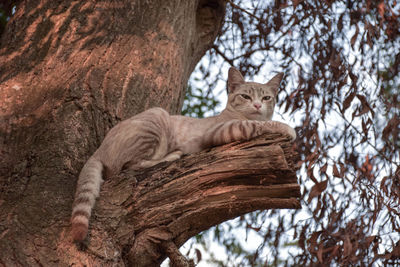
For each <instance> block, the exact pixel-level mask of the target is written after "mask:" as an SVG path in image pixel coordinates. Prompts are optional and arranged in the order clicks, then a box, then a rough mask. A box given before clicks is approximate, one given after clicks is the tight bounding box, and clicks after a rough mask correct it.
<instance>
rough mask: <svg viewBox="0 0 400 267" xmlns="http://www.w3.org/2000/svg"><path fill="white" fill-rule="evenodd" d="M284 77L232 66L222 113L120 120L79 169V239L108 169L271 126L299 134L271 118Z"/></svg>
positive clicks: (161, 113) (156, 112) (172, 156)
mask: <svg viewBox="0 0 400 267" xmlns="http://www.w3.org/2000/svg"><path fill="white" fill-rule="evenodd" d="M281 79H282V74H277V75H276V76H275V77H273V78H272V79H271V80H270V81H269V82H268V83H267V84H259V83H254V82H245V81H244V79H243V77H242V75H241V74H240V72H239V71H238V70H236V69H234V68H231V69H230V70H229V75H228V104H227V106H226V108H225V110H224V111H223V112H222V113H221V114H220V115H218V116H214V117H209V118H204V119H196V118H190V117H184V116H177V115H175V116H172V115H169V114H168V113H167V112H166V111H165V110H163V109H161V108H152V109H149V110H146V111H144V112H142V113H140V114H138V115H136V116H134V117H132V118H129V119H127V120H124V121H122V122H120V123H119V124H117V125H116V126H115V127H114V128H112V129H111V130H110V131H109V133H108V134H107V135H106V137H105V138H104V140H103V143H102V144H101V145H100V147H99V148H98V149H97V150H96V152H95V153H94V154H93V155H92V156H91V157H90V158H89V160H88V161H87V162H86V164H85V165H84V167H83V169H82V171H81V173H80V175H79V179H78V184H77V189H76V194H75V200H74V203H73V210H72V218H71V222H72V231H71V235H72V238H73V240H74V241H78V242H80V241H83V240H84V239H85V238H86V235H87V232H88V227H89V219H90V216H91V213H92V209H93V207H94V204H95V200H96V198H97V197H98V195H99V192H100V186H101V183H102V181H103V178H102V177H103V174H104V175H105V176H106V177H111V176H113V175H116V174H118V173H119V172H120V171H121V170H122V169H126V168H129V169H143V168H147V167H151V166H154V165H156V164H158V163H160V162H163V161H173V160H176V159H179V158H180V157H181V155H182V154H189V153H195V152H199V151H201V150H202V149H205V148H207V147H212V146H218V145H222V144H226V143H229V142H233V141H240V140H249V139H251V138H253V137H255V136H258V135H260V134H263V133H267V132H277V133H283V134H286V135H289V136H290V137H291V138H292V139H295V137H296V133H295V132H294V130H293V129H292V128H291V127H290V126H288V125H286V124H284V123H280V122H276V121H271V118H272V114H273V109H274V106H275V98H276V94H277V90H278V87H279V84H280V82H281Z"/></svg>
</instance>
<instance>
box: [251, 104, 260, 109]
mask: <svg viewBox="0 0 400 267" xmlns="http://www.w3.org/2000/svg"><path fill="white" fill-rule="evenodd" d="M253 105H254V107H255V108H256V109H260V108H261V104H260V103H254V104H253Z"/></svg>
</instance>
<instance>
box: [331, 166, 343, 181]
mask: <svg viewBox="0 0 400 267" xmlns="http://www.w3.org/2000/svg"><path fill="white" fill-rule="evenodd" d="M332 168H333V176H335V177H338V178H342V176H341V175H340V173H339V170H338V168H337V167H336V164H333V166H332Z"/></svg>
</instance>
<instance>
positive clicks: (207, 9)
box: [0, 0, 298, 266]
mask: <svg viewBox="0 0 400 267" xmlns="http://www.w3.org/2000/svg"><path fill="white" fill-rule="evenodd" d="M224 10H225V1H223V0H198V1H179V0H169V1H152V0H147V1H138V0H136V1H132V0H131V1H125V0H119V1H98V2H96V1H51V0H37V1H33V0H31V1H29V0H28V1H21V3H20V4H18V6H17V8H16V12H15V14H14V16H13V18H12V19H11V20H10V22H9V23H8V25H7V27H6V29H5V32H4V34H3V35H2V37H1V46H0V62H1V64H0V99H1V100H0V114H1V115H0V144H1V145H0V158H1V162H0V266H2V265H3V266H72V265H74V266H83V265H85V266H111V265H113V266H115V265H117V266H125V265H141V266H148V265H146V264H147V263H148V264H150V265H156V264H158V263H159V262H160V261H161V260H162V259H163V258H165V257H166V256H167V255H169V256H170V257H171V258H172V259H176V260H175V262H176V264H179V263H178V262H179V261H180V260H182V262H183V263H182V264H186V263H187V264H189V263H188V262H186V263H185V262H184V261H185V260H184V259H182V258H181V257H180V255H179V253H177V252H176V250H175V248H176V247H179V246H180V245H181V244H182V243H183V242H184V241H185V240H187V239H188V238H189V237H190V236H191V235H194V234H195V233H197V232H199V231H202V230H204V229H207V228H208V227H210V226H211V225H212V224H216V223H219V222H222V221H224V220H226V219H228V218H233V217H235V216H237V215H238V214H243V213H244V212H248V211H251V210H254V209H264V208H274V207H281V208H282V207H288V208H289V207H292V208H294V207H297V205H298V204H296V201H293V200H284V199H283V200H282V201H283V202H280V201H281V200H280V199H279V197H278V198H276V197H275V196H280V195H281V193H279V192H281V191H280V189H277V188H276V187H278V188H279V186H278V185H272V184H270V182H271V181H272V180H269V178H268V177H278V176H277V175H278V174H279V175H281V176H279V177H285V175H286V174H289V173H291V172H290V171H283V172H279V171H277V172H275V173H274V172H273V171H271V170H272V169H274V168H272V167H271V168H269V169H268V170H266V169H263V173H261V172H257V171H255V170H252V172H254V173H256V174H257V175H259V176H257V177H264V178H252V179H251V181H255V183H254V184H247V183H248V182H249V181H248V179H244V177H245V176H247V175H249V174H248V173H246V172H245V171H243V172H242V171H239V172H237V173H236V174H234V173H235V169H234V168H231V169H229V168H228V167H226V166H224V165H223V161H224V157H230V158H232V160H233V158H235V155H234V154H229V151H230V150H229V149H230V146H229V145H228V146H226V147H225V148H224V149H228V150H227V151H226V153H228V154H223V153H222V151H221V149H222V148H220V149H219V150H218V149H216V150H215V151H219V152H215V153H222V154H221V155H219V154H215V153H214V150H212V151H210V152H202V153H199V154H197V155H191V156H187V157H185V158H184V159H183V160H181V161H178V162H175V163H173V164H172V165H170V166H168V167H166V166H157V167H155V168H153V169H151V170H148V171H147V172H146V173H142V174H134V175H132V174H122V175H120V176H118V177H114V178H115V179H114V178H113V179H110V180H108V181H107V182H106V183H105V184H104V187H103V191H102V196H101V198H100V199H99V202H98V208H96V211H95V215H94V216H93V218H92V223H93V224H92V225H91V228H90V239H89V240H88V243H87V244H86V247H85V245H83V246H77V245H76V244H73V243H71V241H70V240H69V235H68V234H69V227H70V223H69V219H70V215H71V206H72V200H73V195H74V191H75V185H76V180H77V176H78V173H79V171H80V169H81V168H82V166H83V164H84V163H85V161H86V160H87V159H88V157H89V156H90V155H91V154H92V153H93V152H94V151H95V149H96V148H97V147H98V146H99V144H100V142H101V141H102V140H103V138H104V136H105V133H107V131H108V130H109V129H110V128H111V127H112V126H113V125H115V124H116V123H117V122H118V121H120V120H123V119H125V118H128V117H130V116H133V115H134V114H136V113H138V112H141V111H143V110H145V109H147V108H150V107H154V106H160V107H163V108H165V109H166V110H168V111H170V112H171V113H177V112H178V111H179V110H180V108H181V105H182V101H183V98H184V95H185V87H186V84H187V80H188V77H189V75H190V73H191V72H192V70H193V68H194V67H195V65H196V64H197V62H198V61H199V59H200V58H201V57H202V55H203V54H204V53H205V51H206V50H207V49H208V48H209V47H211V46H212V43H213V41H214V39H215V38H216V36H217V34H218V31H219V29H220V27H221V24H222V21H223V17H224ZM239 146H240V145H239ZM270 147H271V148H270V150H268V151H270V152H271V153H275V154H276V155H279V157H281V159H282V157H284V156H283V154H282V153H281V152H279V151H280V150H279V146H277V145H272V146H270ZM282 147H285V145H282ZM285 149H286V148H284V149H283V151H285ZM222 150H223V149H222ZM232 151H234V150H232ZM238 151H240V150H238ZM252 153H253V152H252ZM254 153H255V152H254ZM257 153H261V151H258V150H257ZM245 154H246V153H245V152H242V154H240V155H242V156H243V157H246V155H245ZM207 155H208V156H207ZM285 156H286V154H285ZM210 159H214V160H212V161H210ZM254 160H257V157H256V158H255V159H254ZM196 161H198V163H196V164H195V165H197V164H200V165H197V167H195V165H193V164H194V163H195V162H196ZM283 162H284V161H283V160H281V161H280V163H279V164H281V165H279V166H280V168H284V169H285V170H287V168H286V167H285V164H284V163H283ZM191 164H192V165H191ZM207 164H211V165H210V166H208V165H207ZM218 164H219V165H218ZM259 164H260V163H259ZM271 164H272V162H271ZM282 164H283V165H282ZM211 166H212V168H217V167H218V168H221V171H224V170H225V171H227V170H229V171H228V173H222V174H217V173H215V174H213V173H212V169H211ZM227 166H228V165H227ZM271 166H272V165H271ZM224 168H228V169H224ZM289 169H290V164H289ZM282 170H283V169H282ZM264 171H265V175H264ZM190 172H192V173H193V174H192V175H191V174H190ZM269 172H270V173H269ZM178 173H180V175H181V176H179V175H177V174H178ZM229 173H230V174H229ZM194 174H196V175H197V176H196V175H195V176H194ZM225 174H229V175H230V176H232V175H233V177H230V178H229V175H228V176H224V175H225ZM292 174H293V173H292ZM292 174H290V176H291V178H294V176H293V175H292ZM198 175H202V176H201V178H202V179H197V177H198ZM218 175H220V176H218ZM274 175H275V176H274ZM203 177H205V178H204V179H210V180H209V182H207V181H206V180H203ZM257 179H258V180H257ZM135 180H137V182H135ZM213 181H214V182H213ZM186 182H187V184H184V183H186ZM180 183H182V184H180ZM293 183H295V182H290V183H289V184H293ZM162 185H165V187H164V186H162ZM167 185H168V186H167ZM186 185H187V186H186ZM223 185H226V187H224V186H223ZM189 186H190V187H189ZM293 186H294V185H293ZM189 189H191V190H192V191H190V190H189ZM285 190H286V191H285ZM296 190H297V189H296V188H294V187H293V188H289V187H286V189H284V191H285V192H286V193H284V194H287V195H286V196H289V195H290V196H292V197H295V196H297V195H296V194H297V193H295V192H297V191H296ZM177 191H180V193H177ZM200 192H203V193H204V194H203V195H202V194H200ZM282 192H283V191H282ZM253 194H255V196H256V197H254V195H253ZM263 194H270V195H267V196H269V197H265V196H263ZM161 196H162V197H163V198H160V197H161ZM235 198H236V199H235ZM225 199H227V200H225ZM255 199H256V200H255ZM267 200H268V201H267ZM285 201H286V202H285ZM266 203H269V204H266ZM277 203H281V204H282V203H285V204H282V205H281V204H277ZM166 209H168V212H167V211H166ZM161 214H164V217H163V216H160V215H161ZM220 214H222V215H220ZM211 215H212V216H213V219H212V220H210V221H211V222H210V223H208V222H207V223H204V222H203V223H202V222H200V221H201V220H200V219H201V218H202V217H201V216H211ZM214 217H215V218H214ZM181 227H182V228H181ZM141 252H143V253H142V254H141Z"/></svg>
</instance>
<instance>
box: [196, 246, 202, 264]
mask: <svg viewBox="0 0 400 267" xmlns="http://www.w3.org/2000/svg"><path fill="white" fill-rule="evenodd" d="M194 252H195V253H196V258H197V262H199V261H201V251H200V250H199V249H197V248H196V249H194Z"/></svg>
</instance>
